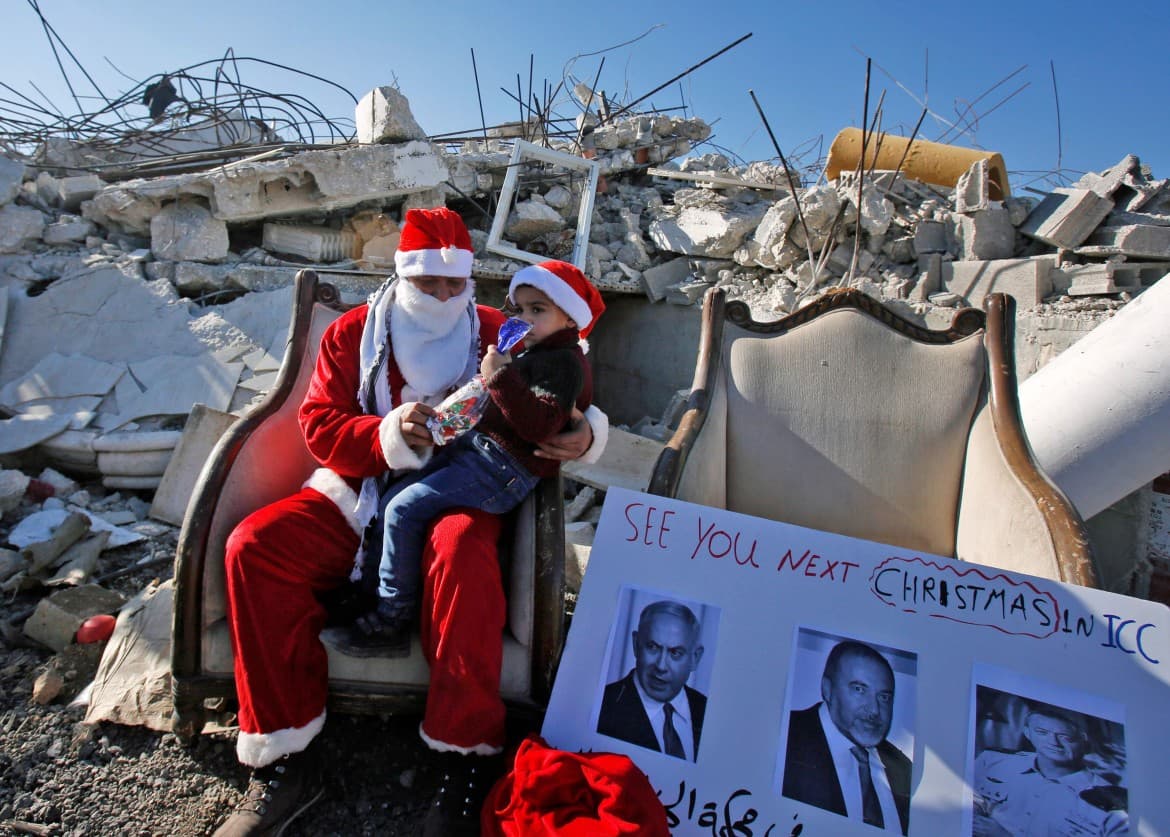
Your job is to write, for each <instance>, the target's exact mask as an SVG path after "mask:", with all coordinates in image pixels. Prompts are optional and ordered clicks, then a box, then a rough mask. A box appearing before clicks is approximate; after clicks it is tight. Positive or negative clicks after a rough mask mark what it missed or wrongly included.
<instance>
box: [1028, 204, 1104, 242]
mask: <svg viewBox="0 0 1170 837" xmlns="http://www.w3.org/2000/svg"><path fill="white" fill-rule="evenodd" d="M1112 210H1113V201H1111V200H1109V199H1108V198H1103V197H1101V196H1100V195H1098V194H1097V193H1096V192H1093V191H1091V190H1089V189H1054V190H1053V191H1052V192H1050V193H1049V194H1048V195H1045V196H1044V199H1043V200H1041V201H1040V203H1039V204H1037V205H1036V207H1035V208H1034V209H1033V210H1032V211H1031V212H1030V213H1028V217H1027V219H1025V221H1024V223H1023V225H1022V226H1021V227H1020V232H1022V233H1023V234H1024V235H1026V236H1029V237H1030V238H1036V239H1039V240H1040V241H1043V242H1045V243H1046V244H1051V245H1052V246H1053V247H1063V248H1065V249H1069V250H1071V249H1072V248H1074V247H1076V246H1077V245H1079V244H1080V243H1081V242H1083V241H1084V240H1085V239H1086V238H1088V237H1089V235H1090V234H1091V233H1092V232H1093V230H1095V229H1096V228H1097V225H1098V224H1100V223H1101V222H1102V221H1104V220H1105V216H1106V215H1108V214H1109V213H1110V212H1111V211H1112Z"/></svg>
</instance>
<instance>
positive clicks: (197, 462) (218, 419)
mask: <svg viewBox="0 0 1170 837" xmlns="http://www.w3.org/2000/svg"><path fill="white" fill-rule="evenodd" d="M235 422H236V416H234V415H232V414H231V413H225V412H223V411H221V410H215V409H212V408H211V407H208V406H207V405H205V404H196V405H195V406H194V407H193V408H192V409H191V415H190V416H189V417H188V418H187V424H186V426H185V427H184V428H183V436H182V438H181V439H180V440H179V444H178V445H176V446H175V452H174V454H173V455H172V456H171V460H170V462H169V463H168V464H167V468H166V471H165V472H164V473H163V477H162V481H161V482H160V483H159V486H158V490H157V491H155V493H154V502H153V503H152V504H151V506H150V516H151V517H153V518H154V519H155V520H161V521H163V522H164V523H170V524H173V525H175V526H181V525H182V524H183V515H184V514H186V511H187V503H188V502H189V501H190V499H191V495H192V493H193V492H194V490H195V482H196V481H197V480H198V479H199V474H200V472H201V471H202V470H203V466H204V464H205V463H206V462H207V458H208V456H210V454H211V451H212V449H213V448H214V447H215V445H216V443H217V442H218V441H219V439H220V437H221V436H223V434H224V433H226V432H227V430H228V428H229V427H231V426H232V425H233V424H235Z"/></svg>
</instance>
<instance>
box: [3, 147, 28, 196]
mask: <svg viewBox="0 0 1170 837" xmlns="http://www.w3.org/2000/svg"><path fill="white" fill-rule="evenodd" d="M22 183H24V163H21V162H19V161H17V160H12V159H10V158H8V157H5V156H4V155H2V154H0V206H7V205H8V204H10V203H12V202H13V201H14V200H16V196H17V195H19V194H20V187H21V184H22Z"/></svg>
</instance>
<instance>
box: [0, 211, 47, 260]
mask: <svg viewBox="0 0 1170 837" xmlns="http://www.w3.org/2000/svg"><path fill="white" fill-rule="evenodd" d="M44 233H45V216H44V215H42V214H41V211H40V210H39V209H33V208H32V207H29V206H16V205H15V204H8V205H7V206H3V207H0V253H19V252H20V251H21V250H23V249H24V248H25V247H27V246H29V245H31V244H35V243H37V242H38V241H40V240H41V236H42V235H44Z"/></svg>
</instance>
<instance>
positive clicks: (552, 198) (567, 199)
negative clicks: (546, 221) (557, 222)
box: [544, 183, 575, 217]
mask: <svg viewBox="0 0 1170 837" xmlns="http://www.w3.org/2000/svg"><path fill="white" fill-rule="evenodd" d="M544 202H545V203H547V204H548V205H549V206H551V207H552V208H553V209H555V210H556V211H557V212H559V213H561V215H563V216H566V217H568V216H569V215H572V214H573V212H574V206H573V205H574V203H575V201H574V200H573V193H572V192H570V191H569V190H568V189H566V188H565V187H564V186H562V185H561V184H559V183H558V184H556V185H555V186H553V187H552V188H551V189H549V190H548V191H547V192H545V193H544Z"/></svg>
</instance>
